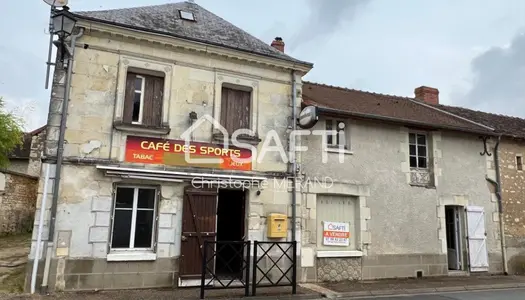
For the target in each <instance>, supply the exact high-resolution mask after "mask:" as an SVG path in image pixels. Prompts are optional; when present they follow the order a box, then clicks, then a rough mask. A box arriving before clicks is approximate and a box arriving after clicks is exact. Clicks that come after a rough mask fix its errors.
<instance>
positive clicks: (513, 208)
mask: <svg viewBox="0 0 525 300" xmlns="http://www.w3.org/2000/svg"><path fill="white" fill-rule="evenodd" d="M439 108H441V109H444V110H447V111H449V112H451V113H454V114H457V115H460V116H463V117H465V118H469V119H470V120H475V121H476V122H479V123H482V124H485V125H487V126H490V127H493V128H494V129H495V132H496V133H498V134H499V135H500V139H499V147H498V153H497V156H498V164H499V172H500V176H499V177H500V181H501V182H500V185H501V202H502V208H503V211H502V214H503V220H502V221H503V224H502V225H503V227H504V231H505V241H504V246H505V251H506V257H507V268H508V273H509V274H525V174H524V168H523V155H525V120H524V119H521V118H516V117H510V116H504V115H497V114H491V113H486V112H481V111H476V110H471V109H466V108H461V107H453V106H445V105H440V106H439ZM493 142H495V141H493ZM491 154H492V156H495V155H496V154H495V152H494V151H491Z"/></svg>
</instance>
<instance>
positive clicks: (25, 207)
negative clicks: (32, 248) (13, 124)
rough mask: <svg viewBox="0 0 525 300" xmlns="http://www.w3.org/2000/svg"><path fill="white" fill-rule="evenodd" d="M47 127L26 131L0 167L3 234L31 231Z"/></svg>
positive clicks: (0, 204) (0, 215)
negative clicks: (3, 166) (20, 141)
mask: <svg viewBox="0 0 525 300" xmlns="http://www.w3.org/2000/svg"><path fill="white" fill-rule="evenodd" d="M45 135H46V127H45V126H42V127H40V128H37V129H35V130H33V131H31V132H27V133H24V136H23V141H22V144H21V145H19V146H18V147H16V148H15V149H14V150H13V151H12V152H11V153H10V154H9V155H8V159H9V165H8V166H7V168H6V169H0V235H4V234H19V233H27V232H30V231H31V229H32V228H33V221H34V214H35V207H36V199H37V189H38V176H39V175H40V166H41V160H40V158H41V154H42V150H43V147H44V139H45Z"/></svg>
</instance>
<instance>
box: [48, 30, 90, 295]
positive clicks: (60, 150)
mask: <svg viewBox="0 0 525 300" xmlns="http://www.w3.org/2000/svg"><path fill="white" fill-rule="evenodd" d="M79 29H80V31H79V33H78V34H76V35H72V36H71V47H70V53H69V56H68V59H67V74H66V79H65V82H64V100H63V103H62V116H61V119H60V131H59V136H58V149H57V162H56V171H55V179H54V182H53V198H52V201H51V216H50V219H49V237H48V241H47V251H46V252H47V255H46V262H45V266H44V278H43V280H42V288H41V292H42V293H47V289H48V279H49V269H50V264H51V256H52V255H51V253H52V251H53V241H54V236H55V225H56V215H57V206H58V193H59V190H60V178H61V173H62V162H63V160H64V136H65V131H66V124H67V111H68V108H69V94H70V89H71V87H70V85H71V74H72V73H73V60H74V56H75V48H76V42H77V39H78V38H80V37H82V36H83V35H84V28H82V27H81V28H79Z"/></svg>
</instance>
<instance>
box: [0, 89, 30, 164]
mask: <svg viewBox="0 0 525 300" xmlns="http://www.w3.org/2000/svg"><path fill="white" fill-rule="evenodd" d="M22 124H23V123H22V119H21V118H19V117H17V116H15V115H14V114H13V113H11V112H9V111H7V109H6V108H5V102H4V100H3V99H2V97H0V168H5V167H7V165H8V164H9V160H8V155H9V154H10V153H11V151H13V150H14V149H15V148H16V147H17V146H19V145H21V144H22V140H23V137H24V130H23V128H22Z"/></svg>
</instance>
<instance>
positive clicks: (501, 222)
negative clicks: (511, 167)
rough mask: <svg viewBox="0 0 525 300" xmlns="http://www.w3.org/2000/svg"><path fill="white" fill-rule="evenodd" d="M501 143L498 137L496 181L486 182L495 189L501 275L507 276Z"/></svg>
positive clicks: (495, 149)
mask: <svg viewBox="0 0 525 300" xmlns="http://www.w3.org/2000/svg"><path fill="white" fill-rule="evenodd" d="M500 141H501V135H500V136H498V141H497V143H496V146H495V147H494V168H495V169H496V181H494V180H493V179H491V178H489V177H486V179H487V181H488V182H490V183H492V184H493V185H494V187H495V188H496V198H497V200H498V216H499V218H498V219H499V232H500V238H501V257H502V260H503V273H504V274H505V275H508V274H509V267H508V265H507V242H506V240H505V219H504V218H503V203H502V196H501V177H500V172H499V155H498V149H499V143H500Z"/></svg>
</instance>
